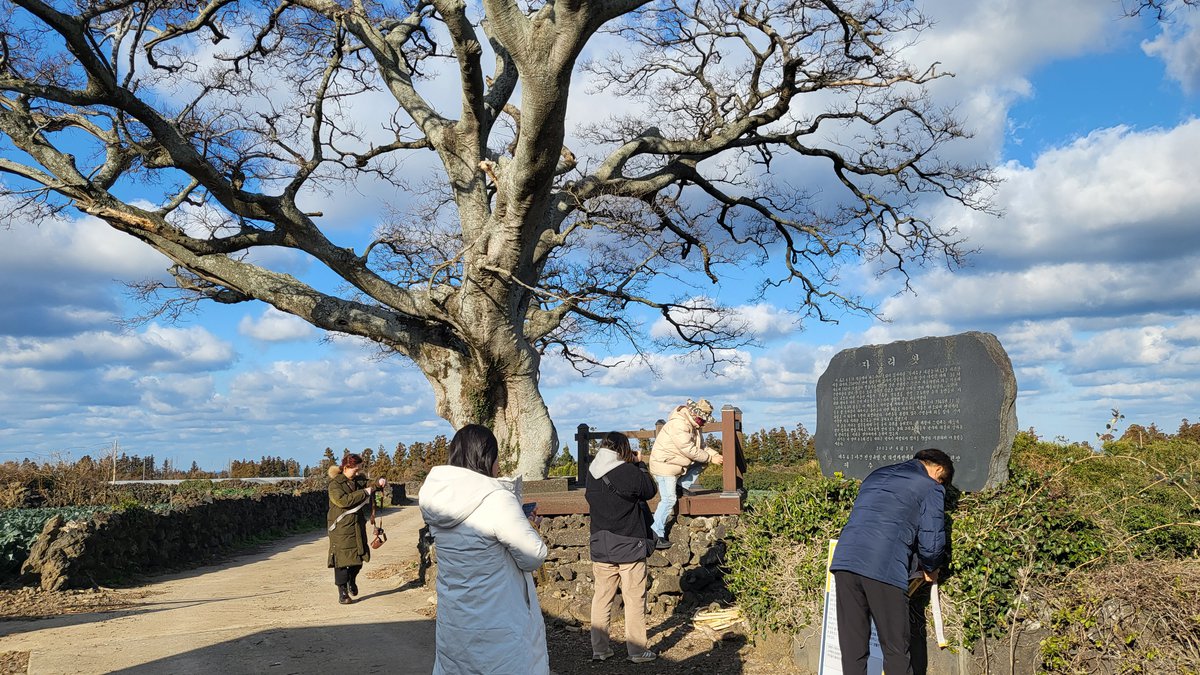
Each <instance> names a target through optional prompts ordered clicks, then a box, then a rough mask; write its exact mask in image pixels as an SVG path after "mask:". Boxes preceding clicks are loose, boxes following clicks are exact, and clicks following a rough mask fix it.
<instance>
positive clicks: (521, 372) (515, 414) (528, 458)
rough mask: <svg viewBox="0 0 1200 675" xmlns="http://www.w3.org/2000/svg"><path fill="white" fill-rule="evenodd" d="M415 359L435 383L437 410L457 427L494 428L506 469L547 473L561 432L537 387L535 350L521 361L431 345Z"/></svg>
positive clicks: (534, 475) (529, 475) (536, 475)
mask: <svg viewBox="0 0 1200 675" xmlns="http://www.w3.org/2000/svg"><path fill="white" fill-rule="evenodd" d="M416 361H417V365H418V366H420V368H421V370H422V371H423V372H424V373H425V377H426V378H428V379H429V382H430V384H432V385H433V392H434V397H435V400H436V405H437V413H438V415H440V416H441V417H442V418H444V419H445V420H447V421H448V422H450V424H451V425H453V426H454V428H455V429H460V428H462V427H463V426H464V425H467V424H482V425H484V426H486V427H488V428H490V429H491V430H492V431H493V432H494V433H495V434H496V440H498V441H499V443H500V471H501V473H502V474H504V475H513V474H516V475H520V476H523V477H524V478H525V479H526V480H536V479H541V478H545V477H546V469H547V467H548V466H549V464H550V458H551V457H553V456H554V453H555V451H556V450H557V447H558V432H557V430H555V428H554V422H553V421H551V419H550V411H549V410H548V409H547V408H546V402H545V400H544V399H543V398H542V394H541V392H540V391H539V390H538V365H539V363H538V361H539V359H538V356H537V354H536V352H535V353H532V354H523V355H521V357H520V358H518V359H517V360H516V363H518V364H519V367H513V366H511V365H509V366H505V365H501V364H495V363H481V362H480V360H479V359H478V357H474V358H472V357H465V356H463V355H461V354H458V353H455V352H451V351H447V350H427V351H426V352H424V353H423V354H421V355H420V356H419V357H418V358H417V359H416ZM508 363H510V364H511V363H513V362H512V361H509V362H508ZM506 371H507V372H506Z"/></svg>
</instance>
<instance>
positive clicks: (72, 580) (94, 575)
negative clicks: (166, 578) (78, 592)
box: [21, 490, 328, 590]
mask: <svg viewBox="0 0 1200 675" xmlns="http://www.w3.org/2000/svg"><path fill="white" fill-rule="evenodd" d="M327 508H328V496H327V493H326V492H325V491H324V490H320V491H311V492H296V493H286V494H266V495H255V496H252V497H242V498H233V499H217V500H211V501H209V502H207V503H200V504H193V505H190V506H172V507H170V508H168V509H166V510H165V511H162V512H159V511H153V510H149V509H144V508H130V509H125V510H121V511H112V512H106V513H99V514H96V515H95V516H93V517H92V519H91V520H88V521H70V522H64V521H63V519H62V517H61V516H55V517H54V518H51V519H50V520H49V521H47V522H46V525H45V527H43V528H42V533H41V534H40V535H38V538H37V541H35V542H34V544H33V546H32V548H31V549H30V553H29V558H28V559H27V560H26V561H25V564H24V565H23V566H22V567H21V573H22V574H23V575H25V578H24V580H25V581H26V582H27V583H37V584H38V585H40V586H41V587H42V588H43V589H46V590H58V589H61V588H72V587H76V588H78V587H86V586H92V585H95V584H101V583H117V582H121V581H125V580H128V579H129V578H131V577H132V576H134V575H138V574H147V573H154V572H164V571H168V570H175V569H185V568H189V567H196V566H199V565H202V564H204V563H206V562H208V561H209V560H211V559H212V558H213V556H215V555H217V554H220V553H222V552H225V551H228V550H229V549H230V548H232V547H233V546H234V545H235V544H238V543H242V542H246V541H251V540H253V539H256V538H260V537H263V536H264V535H267V534H268V533H272V532H274V533H282V532H285V531H289V530H293V529H296V528H298V527H301V526H303V525H306V524H309V525H311V524H312V523H313V522H317V521H322V522H323V520H324V515H325V512H326V510H327Z"/></svg>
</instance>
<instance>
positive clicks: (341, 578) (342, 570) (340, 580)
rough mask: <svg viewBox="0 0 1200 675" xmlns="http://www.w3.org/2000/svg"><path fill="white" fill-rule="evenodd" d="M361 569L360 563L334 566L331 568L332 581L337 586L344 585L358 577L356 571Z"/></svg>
mask: <svg viewBox="0 0 1200 675" xmlns="http://www.w3.org/2000/svg"><path fill="white" fill-rule="evenodd" d="M361 569H362V565H355V566H354V567H335V568H333V583H334V585H337V586H345V585H346V584H352V583H354V582H355V580H356V579H358V571H359V570H361Z"/></svg>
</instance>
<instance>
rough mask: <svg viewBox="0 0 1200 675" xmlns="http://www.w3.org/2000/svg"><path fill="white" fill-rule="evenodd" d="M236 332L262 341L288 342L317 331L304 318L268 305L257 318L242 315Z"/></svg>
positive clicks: (302, 338)
mask: <svg viewBox="0 0 1200 675" xmlns="http://www.w3.org/2000/svg"><path fill="white" fill-rule="evenodd" d="M238 332H239V333H241V334H242V335H245V336H247V337H252V338H254V339H255V340H262V341H263V342H289V341H294V340H307V339H310V338H312V337H313V336H314V335H315V334H316V332H317V331H316V328H314V327H313V325H312V324H310V323H308V322H307V321H305V320H304V319H301V318H299V317H297V316H293V315H291V314H288V313H286V312H281V311H279V310H278V309H275V308H274V307H269V306H268V307H267V308H266V309H265V310H263V313H262V314H261V315H260V316H259V317H258V319H254V318H252V317H250V316H243V317H242V320H241V321H239V322H238Z"/></svg>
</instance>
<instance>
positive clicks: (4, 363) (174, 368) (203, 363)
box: [0, 324, 234, 372]
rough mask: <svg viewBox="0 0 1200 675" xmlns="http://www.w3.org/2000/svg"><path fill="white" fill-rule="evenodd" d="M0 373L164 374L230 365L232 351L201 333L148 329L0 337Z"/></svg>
mask: <svg viewBox="0 0 1200 675" xmlns="http://www.w3.org/2000/svg"><path fill="white" fill-rule="evenodd" d="M0 343H2V344H3V345H4V349H3V352H0V368H21V367H29V368H39V369H58V370H86V369H91V368H96V367H110V366H116V365H133V366H136V367H139V368H145V369H150V370H155V371H164V372H184V371H189V370H196V369H209V368H221V367H225V366H228V365H229V364H231V363H232V362H233V359H234V352H233V347H232V345H230V344H229V343H227V342H224V341H222V340H220V339H218V338H216V337H215V336H214V335H213V334H212V333H209V332H208V331H207V330H205V329H204V328H199V327H192V328H174V327H164V326H159V325H157V324H151V325H150V326H148V327H147V328H146V330H145V331H144V332H142V333H136V334H134V333H130V334H118V333H108V332H98V331H89V332H86V333H80V334H78V335H74V336H71V337H67V338H52V339H46V340H34V339H29V338H16V337H0Z"/></svg>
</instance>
